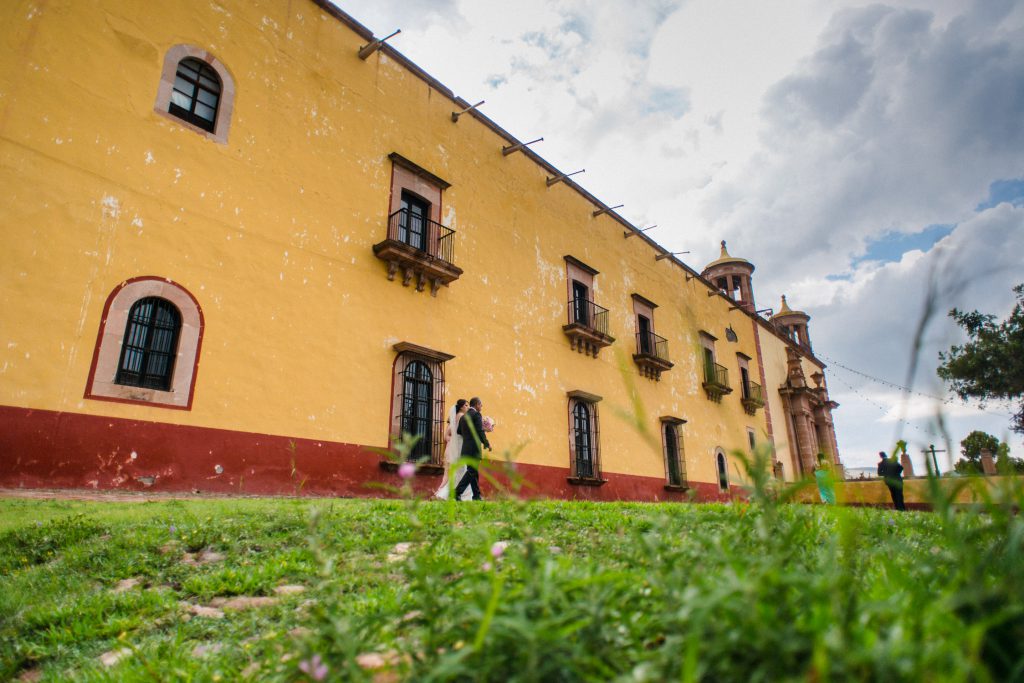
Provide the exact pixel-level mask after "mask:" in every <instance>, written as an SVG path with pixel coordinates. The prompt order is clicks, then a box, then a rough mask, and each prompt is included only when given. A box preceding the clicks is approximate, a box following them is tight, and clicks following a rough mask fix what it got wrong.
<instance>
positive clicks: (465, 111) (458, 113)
mask: <svg viewBox="0 0 1024 683" xmlns="http://www.w3.org/2000/svg"><path fill="white" fill-rule="evenodd" d="M483 103H484V101H483V100H480V101H479V102H477V103H476V104H474V105H473V106H472V107H466V108H465V109H463V110H462V111H453V112H452V123H458V122H459V117H460V116H462V115H463V114H468V113H469V112H471V111H473V110H474V109H476V108H477V107H479V106H480V105H481V104H483Z"/></svg>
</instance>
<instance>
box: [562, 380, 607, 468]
mask: <svg viewBox="0 0 1024 683" xmlns="http://www.w3.org/2000/svg"><path fill="white" fill-rule="evenodd" d="M572 393H574V394H582V393H583V392H572ZM585 396H586V397H587V398H584V397H581V396H579V395H575V396H573V395H570V398H569V424H570V425H571V432H570V434H569V445H570V451H571V453H570V456H571V462H570V468H569V469H570V474H571V477H570V478H574V479H582V480H593V481H600V480H601V458H600V436H601V432H600V428H599V422H598V416H597V401H599V400H600V397H596V396H593V397H591V396H590V395H589V394H587V395H585ZM588 398H593V399H596V400H588Z"/></svg>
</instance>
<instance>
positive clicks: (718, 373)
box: [704, 363, 732, 391]
mask: <svg viewBox="0 0 1024 683" xmlns="http://www.w3.org/2000/svg"><path fill="white" fill-rule="evenodd" d="M704 383H705V384H714V385H716V386H719V387H723V388H725V389H729V390H730V391H732V388H731V387H730V386H729V369H728V368H726V367H725V366H723V365H719V364H718V363H705V364H704Z"/></svg>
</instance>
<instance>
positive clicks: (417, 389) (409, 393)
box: [402, 360, 434, 460]
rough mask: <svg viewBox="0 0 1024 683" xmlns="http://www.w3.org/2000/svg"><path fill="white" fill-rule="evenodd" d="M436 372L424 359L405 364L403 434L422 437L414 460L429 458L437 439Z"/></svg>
mask: <svg viewBox="0 0 1024 683" xmlns="http://www.w3.org/2000/svg"><path fill="white" fill-rule="evenodd" d="M433 408H434V374H433V373H432V372H431V371H430V368H429V367H427V364H426V363H424V362H423V361H419V360H415V361H413V362H411V363H409V364H408V365H407V366H406V367H405V372H404V373H403V379H402V433H404V434H408V435H410V436H412V437H415V438H417V439H418V441H417V442H416V445H415V446H413V449H412V451H411V452H410V453H409V458H410V459H411V460H422V459H423V458H427V459H429V458H430V456H431V450H432V446H433V444H432V441H433V426H434V425H433V419H432V418H433V412H434V411H433Z"/></svg>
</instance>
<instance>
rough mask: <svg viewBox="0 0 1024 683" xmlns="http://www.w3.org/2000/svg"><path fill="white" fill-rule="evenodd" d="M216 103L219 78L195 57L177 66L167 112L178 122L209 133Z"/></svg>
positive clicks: (188, 58) (215, 112) (211, 128)
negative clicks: (182, 121)
mask: <svg viewBox="0 0 1024 683" xmlns="http://www.w3.org/2000/svg"><path fill="white" fill-rule="evenodd" d="M219 101H220V77H219V76H218V75H217V72H216V71H214V70H213V67H211V66H210V65H209V64H207V63H205V62H202V61H200V60H198V59H196V58H195V57H186V58H185V59H183V60H181V61H180V62H178V71H177V74H176V76H175V78H174V90H173V91H172V92H171V105H170V107H169V109H168V111H170V112H171V113H172V114H174V115H175V116H177V117H178V118H180V119H184V120H185V121H188V122H189V123H191V124H192V125H194V126H199V127H200V128H202V129H203V130H208V131H210V132H213V129H214V125H215V123H216V121H217V103H218V102H219Z"/></svg>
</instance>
